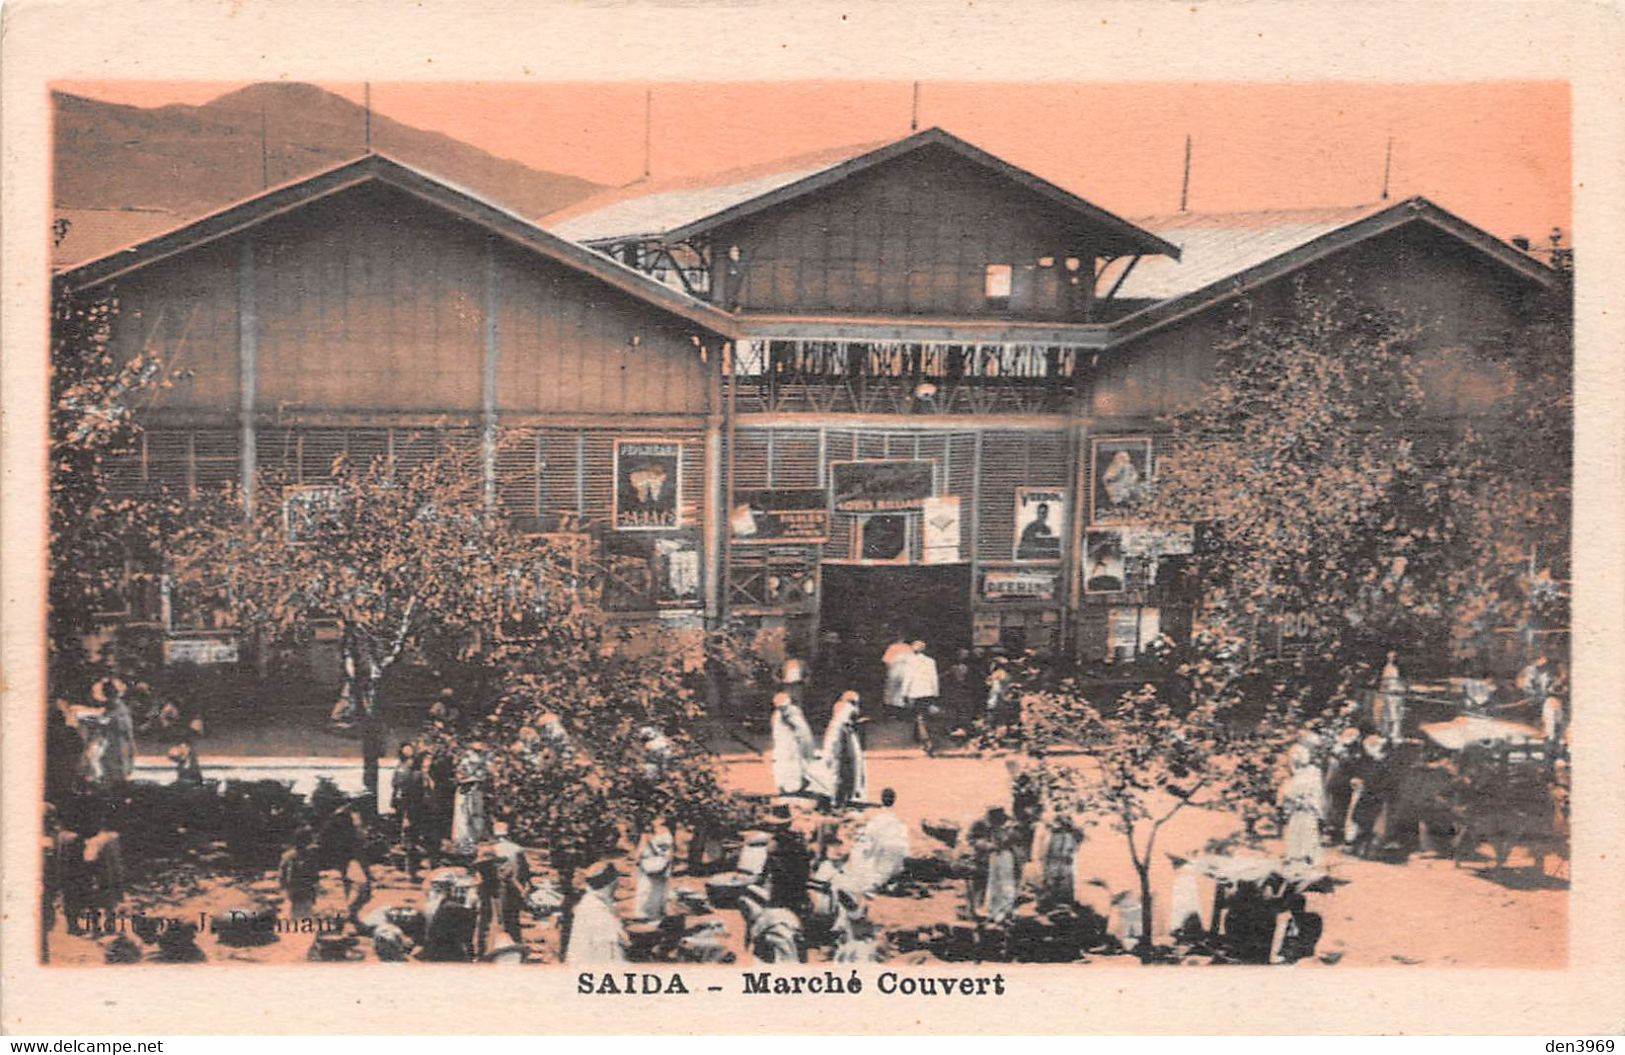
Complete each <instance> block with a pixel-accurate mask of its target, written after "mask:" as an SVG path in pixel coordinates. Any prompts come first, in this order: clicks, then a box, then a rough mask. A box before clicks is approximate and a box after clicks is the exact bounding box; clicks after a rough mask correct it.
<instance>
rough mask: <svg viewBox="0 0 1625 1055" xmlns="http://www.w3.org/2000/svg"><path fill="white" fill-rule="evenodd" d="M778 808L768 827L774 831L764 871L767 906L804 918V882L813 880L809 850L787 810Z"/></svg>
mask: <svg viewBox="0 0 1625 1055" xmlns="http://www.w3.org/2000/svg"><path fill="white" fill-rule="evenodd" d="M780 809H781V810H783V815H782V816H779V815H775V816H774V817H773V818H772V819H771V821H770V822H769V825H768V827H769V829H770V830H771V831H773V844H772V847H771V848H770V849H769V850H768V852H767V868H766V869H765V872H766V876H765V878H766V879H767V887H768V890H769V892H770V894H771V900H770V902H769V904H770V907H772V908H787V909H791V910H792V911H794V912H795V913H796V914H797V915H805V914H806V909H807V883H808V881H809V880H810V879H811V878H812V851H811V850H810V849H808V847H807V840H806V839H805V838H804V837H803V836H802V834H801V833H800V832H798V831H796V830H795V829H794V828H793V827H791V826H790V818H789V810H788V809H785V808H784V807H780ZM777 812H778V811H775V813H776V814H777Z"/></svg>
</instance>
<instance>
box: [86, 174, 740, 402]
mask: <svg viewBox="0 0 1625 1055" xmlns="http://www.w3.org/2000/svg"><path fill="white" fill-rule="evenodd" d="M252 237H253V245H254V252H253V260H252V271H253V283H252V285H253V289H252V295H253V297H254V304H255V308H256V312H255V315H256V319H257V326H256V327H255V332H254V336H255V337H256V338H257V370H256V378H255V389H256V397H257V398H256V406H257V408H258V409H259V412H260V413H262V414H274V415H279V416H282V417H284V418H292V419H297V418H298V417H299V415H301V414H303V413H311V414H347V415H367V414H371V415H386V416H387V415H390V414H447V415H452V416H469V415H478V414H479V413H480V412H481V410H482V405H483V390H484V367H485V349H486V340H487V331H486V321H487V307H486V306H487V304H488V303H489V301H488V299H487V297H488V293H489V292H490V291H491V289H490V288H489V287H488V282H492V281H493V280H494V289H495V291H496V293H497V301H496V303H497V304H498V305H499V308H498V320H497V327H496V339H497V341H498V343H499V347H500V355H499V360H498V373H497V409H498V411H499V412H500V413H502V414H509V415H515V416H523V415H547V414H554V413H560V414H562V413H568V414H572V415H575V414H582V415H585V414H614V415H623V414H648V413H662V414H667V415H675V414H690V415H695V414H702V413H704V412H705V409H706V384H705V378H706V369H707V367H706V365H705V364H704V363H703V362H702V361H701V358H700V352H699V349H698V348H697V347H696V345H695V338H696V337H698V336H699V335H700V330H699V328H698V327H694V326H692V325H690V324H688V323H687V322H686V321H685V320H681V319H679V318H677V317H676V316H672V315H670V314H669V313H666V312H664V311H661V310H660V309H658V308H655V307H653V306H652V305H648V304H645V303H643V302H641V301H639V300H637V299H636V298H634V297H631V296H629V295H627V294H625V293H622V292H620V291H619V290H616V289H614V288H612V287H609V286H607V285H605V284H603V283H601V282H598V281H597V280H595V279H592V278H590V277H588V276H585V275H582V274H581V273H579V272H576V271H574V270H573V269H571V268H568V267H566V266H564V265H562V264H558V263H556V262H554V261H551V260H547V259H545V258H542V257H539V256H535V255H532V254H528V253H524V252H522V251H521V250H519V249H518V248H516V247H511V246H508V245H506V244H505V243H498V244H497V247H496V260H495V267H494V270H491V265H490V262H489V261H488V259H487V254H488V252H489V251H490V246H489V245H488V238H489V237H490V236H488V235H487V234H486V233H485V232H484V231H482V230H480V229H478V228H476V227H474V226H473V225H471V224H468V223H466V222H464V221H461V220H458V219H456V218H453V217H450V216H448V215H447V214H445V213H444V212H442V211H440V210H438V209H436V208H433V207H431V206H429V205H427V204H424V203H421V202H419V201H417V200H416V199H414V198H411V197H410V196H408V195H406V194H404V193H402V192H399V191H395V190H393V189H389V188H384V187H379V186H367V187H361V188H355V189H352V190H348V191H344V192H341V193H340V194H339V195H336V196H335V197H334V198H333V199H330V200H327V201H323V202H317V203H314V204H312V205H310V206H307V207H306V208H305V209H302V210H300V211H299V212H297V213H294V214H290V215H288V216H284V217H281V218H277V219H274V220H271V221H268V222H267V223H265V224H263V225H261V226H260V227H258V228H256V229H255V231H254V232H253V235H252ZM240 249H241V245H240V242H239V241H238V240H236V239H232V240H228V241H226V242H224V243H219V244H215V245H211V246H206V247H202V248H200V249H196V250H192V251H190V252H187V253H184V254H182V255H180V256H177V257H174V258H172V259H169V260H166V261H160V262H158V263H155V264H152V265H150V266H148V267H147V268H144V269H142V270H141V271H138V272H135V273H133V274H132V275H129V276H126V277H124V278H123V279H121V280H120V281H119V283H118V286H117V293H118V296H119V300H120V306H121V310H120V315H119V317H118V319H117V320H116V322H115V336H114V347H115V349H116V350H117V351H118V352H119V353H120V354H122V355H125V356H129V355H134V354H136V353H137V352H140V351H146V352H149V353H155V354H158V355H160V356H162V357H163V358H164V359H165V360H166V361H167V362H169V363H170V364H171V365H172V366H174V367H176V368H178V369H181V370H183V371H184V372H185V373H184V375H183V377H182V378H181V379H180V381H179V383H177V384H176V385H175V387H174V388H173V389H171V390H169V391H167V392H165V393H163V394H161V395H160V397H159V398H158V399H157V400H155V401H154V403H153V405H152V409H155V410H163V411H172V412H175V413H178V414H180V413H184V414H185V415H186V416H187V417H189V418H204V419H207V418H217V417H229V416H231V415H232V414H234V413H235V410H236V408H237V405H238V381H239V378H238V347H237V341H238V333H237V326H238V303H239V300H238V298H239V293H240V291H239V289H238V281H239V274H240V263H239V255H240ZM488 272H489V273H488ZM709 339H710V340H711V341H712V342H713V343H720V342H718V341H717V339H716V338H714V337H711V338H709Z"/></svg>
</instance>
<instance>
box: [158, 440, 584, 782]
mask: <svg viewBox="0 0 1625 1055" xmlns="http://www.w3.org/2000/svg"><path fill="white" fill-rule="evenodd" d="M477 457H478V455H477V453H476V452H473V451H468V450H462V449H456V448H453V449H450V450H447V451H445V452H444V453H442V454H441V455H440V456H438V457H436V458H433V459H430V460H429V461H427V462H425V463H423V464H421V465H418V466H415V467H411V468H406V467H397V466H395V465H392V464H390V463H389V462H388V461H387V460H385V459H381V458H380V459H375V460H373V461H372V462H369V463H367V464H365V465H357V464H352V463H351V462H349V461H348V460H346V459H345V458H343V457H340V458H338V459H335V461H334V463H333V465H332V472H331V479H332V483H331V484H330V485H326V486H323V487H320V488H314V489H312V488H298V489H285V488H284V487H282V486H280V483H281V482H280V481H279V480H277V479H276V478H275V477H274V475H272V474H265V475H264V476H263V477H262V479H261V480H260V482H259V486H258V488H257V492H258V493H257V496H256V501H255V502H254V503H253V512H252V514H250V515H248V516H244V515H242V513H241V512H240V511H238V510H237V509H235V508H231V503H229V502H228V503H224V504H222V505H221V506H218V507H216V508H215V509H213V510H212V513H211V512H205V511H201V510H200V511H199V513H198V515H196V516H195V517H194V518H193V520H192V522H191V523H190V524H189V525H188V527H187V528H186V529H185V530H184V531H181V532H178V533H177V534H176V536H175V537H173V538H171V539H169V540H168V541H167V543H166V553H167V556H168V559H169V563H170V567H171V571H172V574H173V576H174V578H175V581H176V582H177V584H178V585H179V586H180V588H182V589H188V590H192V591H194V592H196V593H199V594H205V595H210V596H213V597H216V598H218V599H219V600H220V602H221V603H223V604H224V605H226V606H227V607H228V608H229V609H230V611H231V613H232V615H233V617H234V618H235V621H236V625H237V626H238V627H239V628H240V629H241V631H242V632H244V633H251V634H256V635H261V636H263V637H264V638H266V639H269V640H282V641H293V642H301V641H308V640H309V639H310V638H311V636H312V634H313V631H314V630H315V628H316V627H318V626H320V625H329V626H331V625H336V626H337V628H338V630H339V634H340V640H341V642H342V645H341V653H342V659H343V670H344V680H343V688H342V690H341V691H342V693H343V694H344V697H345V698H346V699H347V700H348V701H349V704H350V709H351V711H352V712H353V714H354V716H355V718H356V720H357V722H358V724H359V725H360V728H361V733H362V750H363V760H364V766H365V770H364V772H365V783H366V787H367V790H368V791H369V792H372V793H374V794H376V793H377V789H378V756H379V754H380V753H381V750H382V721H381V718H380V716H379V713H378V702H379V693H380V691H381V689H382V686H383V682H384V678H385V676H386V675H387V674H388V673H389V671H390V670H391V669H392V668H393V667H394V666H395V664H396V663H397V662H398V661H399V660H400V659H401V658H402V657H403V656H404V655H407V654H408V653H409V652H410V651H412V650H414V649H415V650H417V651H418V652H419V653H427V652H430V651H432V650H435V649H445V650H449V651H450V652H451V653H452V654H454V655H456V656H458V657H461V658H464V659H472V658H475V657H477V656H484V657H485V658H486V659H487V660H490V659H494V658H495V657H497V656H499V655H500V654H501V652H502V651H503V650H504V649H505V648H507V647H508V646H507V645H506V644H505V643H504V642H503V640H502V639H501V638H500V636H498V635H497V634H496V633H494V631H497V630H499V629H500V628H503V627H505V626H507V627H512V626H517V625H520V624H526V625H529V626H530V627H531V628H532V630H531V634H530V644H531V647H535V648H546V647H548V645H549V644H550V642H552V641H553V640H555V639H561V638H565V637H569V636H571V635H572V634H573V633H574V632H575V631H574V629H573V628H575V627H577V626H579V625H580V624H582V623H583V622H586V621H590V620H592V619H595V618H598V613H597V611H596V609H595V608H593V607H592V606H591V604H590V599H589V598H587V597H585V596H584V595H583V593H582V592H581V591H580V590H578V589H576V588H575V585H576V573H575V571H574V570H573V569H572V568H571V565H570V560H569V554H568V553H565V552H563V551H562V549H561V548H560V547H559V546H558V545H556V544H552V543H549V542H546V541H543V540H536V539H529V538H522V537H520V536H519V535H517V534H516V533H515V532H513V531H512V530H511V529H510V528H509V527H508V526H507V524H506V522H505V521H504V520H503V518H501V517H500V516H497V515H494V513H493V511H492V510H490V509H489V508H487V505H486V497H485V494H484V491H483V488H482V485H481V476H480V472H479V466H478V462H477Z"/></svg>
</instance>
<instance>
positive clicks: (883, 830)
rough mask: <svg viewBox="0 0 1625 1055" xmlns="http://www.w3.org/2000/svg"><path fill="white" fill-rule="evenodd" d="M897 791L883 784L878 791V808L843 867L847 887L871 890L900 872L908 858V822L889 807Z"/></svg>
mask: <svg viewBox="0 0 1625 1055" xmlns="http://www.w3.org/2000/svg"><path fill="white" fill-rule="evenodd" d="M896 804H897V792H895V791H893V790H892V789H891V788H886V789H885V790H884V791H882V792H881V793H880V807H881V808H880V809H879V810H876V811H875V813H874V814H873V815H872V816H870V818H869V820H868V822H867V823H865V824H864V826H863V831H862V832H860V833H859V834H858V838H857V841H856V842H855V843H854V844H853V846H852V856H851V858H850V859H849V861H848V863H847V867H846V873H847V882H846V883H845V884H843V885H844V886H846V887H847V888H849V889H852V890H856V891H860V892H861V893H863V894H866V895H868V894H873V893H874V892H875V891H877V890H879V889H880V888H881V887H883V886H885V885H886V884H887V883H889V882H891V881H892V880H893V879H896V878H897V877H898V876H900V875H902V874H903V862H905V861H906V860H907V859H908V825H906V824H904V823H903V819H902V818H901V817H899V816H897V813H896V811H895V810H894V809H893V808H892V807H894V806H895V805H896Z"/></svg>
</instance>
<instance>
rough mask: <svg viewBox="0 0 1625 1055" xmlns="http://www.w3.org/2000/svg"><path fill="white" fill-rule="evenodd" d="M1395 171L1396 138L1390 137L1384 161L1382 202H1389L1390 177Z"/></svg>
mask: <svg viewBox="0 0 1625 1055" xmlns="http://www.w3.org/2000/svg"><path fill="white" fill-rule="evenodd" d="M1393 170H1394V137H1393V136H1389V137H1388V151H1387V153H1386V154H1384V155H1383V159H1382V200H1383V201H1387V200H1388V176H1389V174H1390V173H1391V172H1393Z"/></svg>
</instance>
